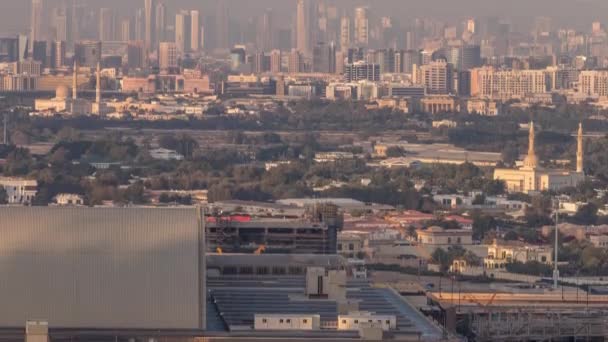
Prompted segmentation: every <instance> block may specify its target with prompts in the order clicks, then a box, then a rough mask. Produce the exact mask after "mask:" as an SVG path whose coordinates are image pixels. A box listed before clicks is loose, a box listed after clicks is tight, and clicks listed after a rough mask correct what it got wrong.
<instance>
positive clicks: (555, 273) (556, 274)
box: [553, 199, 560, 290]
mask: <svg viewBox="0 0 608 342" xmlns="http://www.w3.org/2000/svg"><path fill="white" fill-rule="evenodd" d="M556 204H557V209H555V251H554V253H555V260H554V261H553V289H554V290H557V282H558V280H559V269H558V267H557V258H558V248H559V246H558V239H559V206H560V203H559V199H557V201H556Z"/></svg>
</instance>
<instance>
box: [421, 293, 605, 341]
mask: <svg viewBox="0 0 608 342" xmlns="http://www.w3.org/2000/svg"><path fill="white" fill-rule="evenodd" d="M428 297H429V300H430V302H431V303H433V304H436V305H437V307H438V308H439V310H438V311H435V316H436V317H435V318H436V319H438V320H439V321H443V322H444V323H445V326H446V327H447V328H448V329H449V330H453V331H454V330H458V332H459V333H461V334H465V335H468V337H470V338H471V339H473V340H475V341H556V340H574V341H576V340H577V339H584V340H587V341H588V340H599V341H604V340H605V338H606V337H608V296H603V295H591V294H587V293H586V292H584V291H576V290H572V289H571V290H568V291H567V292H562V291H560V290H558V291H549V292H538V293H456V292H440V293H439V292H438V293H430V294H429V295H428Z"/></svg>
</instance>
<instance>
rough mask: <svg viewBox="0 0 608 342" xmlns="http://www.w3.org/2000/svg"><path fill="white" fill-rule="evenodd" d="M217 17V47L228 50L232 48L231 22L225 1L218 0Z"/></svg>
mask: <svg viewBox="0 0 608 342" xmlns="http://www.w3.org/2000/svg"><path fill="white" fill-rule="evenodd" d="M216 12H217V13H216V16H215V26H216V27H215V34H216V42H215V44H216V47H218V48H220V49H228V48H229V47H230V46H229V45H230V22H229V19H228V18H229V17H228V7H227V6H226V1H225V0H218V3H217V8H216Z"/></svg>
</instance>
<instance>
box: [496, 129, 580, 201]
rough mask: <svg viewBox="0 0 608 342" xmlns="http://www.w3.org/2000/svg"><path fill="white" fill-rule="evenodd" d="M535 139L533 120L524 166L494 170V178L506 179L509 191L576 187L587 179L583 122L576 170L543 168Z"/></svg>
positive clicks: (525, 191)
mask: <svg viewBox="0 0 608 342" xmlns="http://www.w3.org/2000/svg"><path fill="white" fill-rule="evenodd" d="M535 140H536V135H535V131H534V123H533V122H532V123H531V124H530V136H529V145H528V155H527V156H526V158H525V159H524V160H523V166H522V167H520V168H516V169H504V168H499V169H495V170H494V179H495V180H502V181H504V182H505V183H506V187H507V191H509V192H523V193H529V192H537V191H548V190H560V189H564V188H568V187H575V186H577V185H578V184H579V183H580V182H582V181H583V180H585V172H584V151H583V126H582V124H580V125H579V128H578V138H577V141H578V148H577V154H576V171H571V170H559V169H547V168H543V167H542V166H541V165H540V164H539V160H538V157H537V156H536V146H535Z"/></svg>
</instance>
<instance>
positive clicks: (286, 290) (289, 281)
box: [207, 276, 443, 340]
mask: <svg viewBox="0 0 608 342" xmlns="http://www.w3.org/2000/svg"><path fill="white" fill-rule="evenodd" d="M305 281H306V279H305V276H289V277H287V276H270V277H260V276H221V277H217V278H211V277H209V278H208V280H207V286H208V297H207V301H208V302H207V329H208V331H209V332H210V333H212V332H216V333H218V332H229V334H230V335H232V334H236V335H239V334H246V335H247V336H257V335H259V336H268V337H278V336H276V335H275V333H274V332H262V331H254V330H253V323H254V315H255V314H260V313H268V314H319V315H320V316H321V323H322V325H330V326H331V325H332V324H337V316H338V310H337V304H336V302H335V301H333V300H324V299H321V300H317V299H314V300H311V299H308V298H306V297H305V296H304V290H305V287H306V284H305ZM347 299H348V300H352V301H357V302H359V310H360V311H369V312H373V313H376V314H379V315H395V316H396V317H397V330H396V331H393V332H391V335H392V336H393V337H394V338H396V339H399V338H405V339H412V338H413V339H418V337H419V336H420V338H421V339H422V340H439V339H441V338H442V336H443V335H442V331H441V329H440V328H438V327H437V326H435V325H434V324H433V323H431V322H430V321H429V320H428V319H427V318H426V317H424V316H423V315H422V314H421V313H420V312H419V311H418V310H417V309H416V308H414V307H412V306H411V305H410V304H408V303H407V302H406V301H405V300H404V299H403V298H401V296H399V294H398V293H396V292H394V291H392V290H391V289H387V288H375V287H372V286H371V285H370V283H369V282H368V281H367V280H357V279H350V280H349V281H348V283H347ZM269 334H270V335H269ZM276 334H280V337H289V336H292V337H298V336H301V335H302V334H303V332H297V331H296V332H289V331H287V332H280V333H278V332H277V333H276ZM304 334H306V336H310V337H324V338H356V337H357V336H358V334H357V333H356V332H344V331H337V330H333V329H328V330H325V329H322V330H320V331H316V332H305V333H304Z"/></svg>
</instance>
